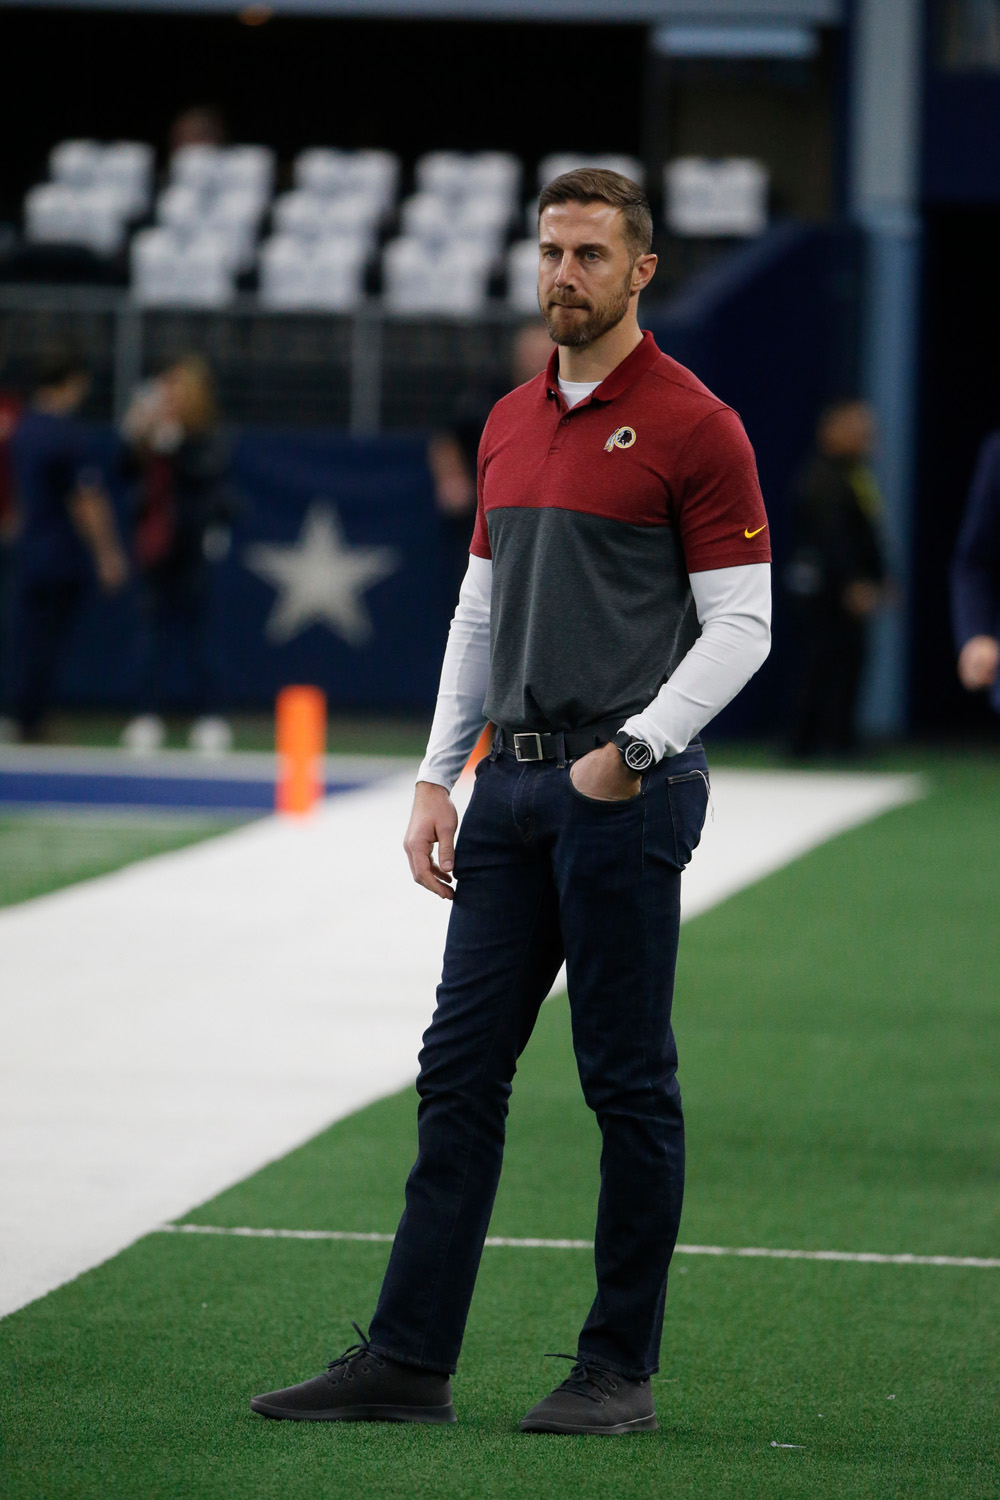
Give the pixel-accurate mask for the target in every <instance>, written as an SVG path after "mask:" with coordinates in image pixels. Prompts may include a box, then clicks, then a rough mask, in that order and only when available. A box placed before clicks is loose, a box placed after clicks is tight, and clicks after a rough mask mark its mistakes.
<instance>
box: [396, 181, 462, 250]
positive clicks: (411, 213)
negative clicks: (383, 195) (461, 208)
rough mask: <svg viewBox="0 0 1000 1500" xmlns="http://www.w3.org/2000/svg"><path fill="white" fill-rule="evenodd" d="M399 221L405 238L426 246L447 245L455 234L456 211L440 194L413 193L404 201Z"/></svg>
mask: <svg viewBox="0 0 1000 1500" xmlns="http://www.w3.org/2000/svg"><path fill="white" fill-rule="evenodd" d="M399 221H400V226H401V228H402V231H403V234H404V236H406V237H407V238H409V239H414V240H420V241H421V243H422V244H425V245H445V244H447V242H448V241H449V240H450V239H452V238H453V237H454V234H455V211H454V208H453V206H452V204H451V202H450V201H449V200H448V199H447V198H445V197H443V196H442V195H441V194H440V193H432V192H419V193H413V194H412V195H411V196H410V197H409V198H405V199H404V200H403V203H402V206H401V208H400V211H399Z"/></svg>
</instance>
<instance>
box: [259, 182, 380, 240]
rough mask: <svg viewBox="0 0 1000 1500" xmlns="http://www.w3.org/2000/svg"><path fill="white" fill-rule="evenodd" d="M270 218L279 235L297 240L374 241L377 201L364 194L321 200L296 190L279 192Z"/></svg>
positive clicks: (376, 222) (377, 212)
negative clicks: (340, 237)
mask: <svg viewBox="0 0 1000 1500" xmlns="http://www.w3.org/2000/svg"><path fill="white" fill-rule="evenodd" d="M273 217H274V224H275V229H276V230H277V232H278V233H279V234H283V235H294V236H296V237H297V238H298V239H304V240H315V239H330V238H336V237H338V236H349V237H352V238H357V237H358V236H362V237H364V238H365V239H367V240H368V241H370V242H374V239H375V234H376V231H377V228H378V222H379V219H380V217H381V207H380V205H379V202H378V200H377V199H376V198H374V197H372V196H371V195H370V194H369V193H366V192H350V193H344V194H342V195H340V196H339V197H321V196H320V195H319V194H317V193H311V192H306V191H305V190H304V189H301V188H299V189H296V191H294V192H291V193H282V194H281V196H280V197H278V198H276V199H275V200H274V207H273Z"/></svg>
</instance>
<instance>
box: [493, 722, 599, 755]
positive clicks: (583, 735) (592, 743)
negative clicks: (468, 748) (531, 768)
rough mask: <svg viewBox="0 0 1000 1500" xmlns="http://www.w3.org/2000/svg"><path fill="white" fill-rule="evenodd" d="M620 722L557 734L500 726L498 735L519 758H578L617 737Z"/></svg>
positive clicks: (500, 741) (505, 748) (505, 745)
mask: <svg viewBox="0 0 1000 1500" xmlns="http://www.w3.org/2000/svg"><path fill="white" fill-rule="evenodd" d="M620 728H621V725H619V724H595V725H594V727H593V728H592V729H567V730H565V731H559V732H558V733H554V734H539V733H536V732H535V730H533V729H520V730H518V731H517V732H516V733H515V731H514V730H511V729H498V730H497V733H496V738H497V741H498V742H499V744H500V745H501V746H502V748H503V749H504V750H511V751H513V753H514V755H515V756H516V757H517V759H518V760H558V759H559V758H560V757H561V756H565V757H566V758H567V759H569V760H575V759H576V757H577V756H578V755H586V754H587V751H588V750H596V749H597V748H598V747H599V746H600V745H606V744H607V743H608V742H609V740H613V739H614V737H615V735H616V734H617V733H618V730H619V729H620Z"/></svg>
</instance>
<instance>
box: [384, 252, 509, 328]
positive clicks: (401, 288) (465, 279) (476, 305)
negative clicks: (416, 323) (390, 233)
mask: <svg viewBox="0 0 1000 1500" xmlns="http://www.w3.org/2000/svg"><path fill="white" fill-rule="evenodd" d="M492 260H493V256H492V254H491V252H490V250H489V249H488V248H484V247H483V246H482V245H476V244H473V243H471V242H458V243H455V242H451V243H449V244H447V245H444V246H443V247H442V248H440V249H438V248H436V247H434V246H432V245H428V244H426V243H425V242H424V241H422V240H417V239H412V238H410V237H408V236H403V237H402V238H400V239H397V240H392V241H391V242H390V243H389V244H388V245H387V246H386V248H385V253H384V255H383V260H382V274H383V284H384V292H385V302H386V306H387V307H389V308H390V309H391V310H392V311H394V312H401V313H458V314H460V313H471V312H478V311H479V309H480V308H481V307H482V306H483V304H484V302H485V301H486V292H487V286H488V282H489V275H490V267H491V263H492Z"/></svg>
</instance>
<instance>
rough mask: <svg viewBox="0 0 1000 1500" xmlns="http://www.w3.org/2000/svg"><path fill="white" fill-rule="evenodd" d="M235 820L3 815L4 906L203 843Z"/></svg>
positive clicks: (0, 874) (0, 899)
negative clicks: (173, 850)
mask: <svg viewBox="0 0 1000 1500" xmlns="http://www.w3.org/2000/svg"><path fill="white" fill-rule="evenodd" d="M233 826H234V820H233V819H229V820H228V821H225V822H219V821H216V820H215V819H204V818H187V817H173V816H171V817H164V818H153V817H148V816H147V817H143V816H137V817H130V816H129V815H127V814H114V815H112V816H102V815H101V814H99V813H48V812H46V813H18V814H17V815H16V816H8V817H0V906H11V905H13V904H14V903H15V902H17V901H27V900H28V899H29V898H30V897H32V896H43V895H45V894H46V893H47V892H49V891H57V890H61V889H62V887H63V886H67V885H73V884H75V883H76V882H77V881H80V880H89V879H90V878H91V877H92V876H94V875H106V874H108V873H109V872H110V871H111V870H120V869H121V868H122V866H123V865H130V864H133V863H134V862H135V861H136V860H139V859H148V858H149V857H150V855H153V854H164V853H166V851H167V850H169V849H182V848H184V846H185V845H187V844H197V843H200V841H201V840H202V839H206V838H212V837H213V836H214V835H215V834H218V833H224V832H226V831H228V830H229V829H230V828H232V827H233Z"/></svg>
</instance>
